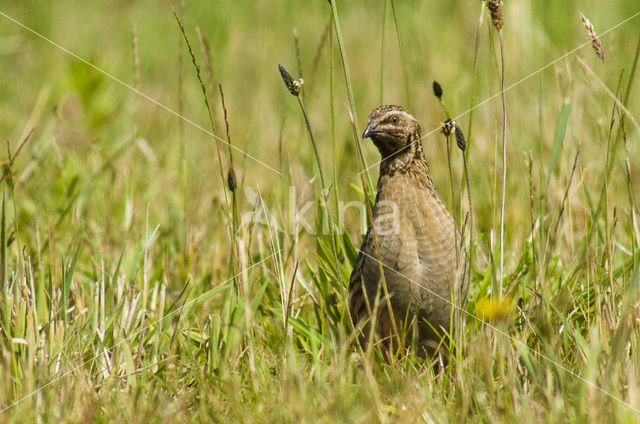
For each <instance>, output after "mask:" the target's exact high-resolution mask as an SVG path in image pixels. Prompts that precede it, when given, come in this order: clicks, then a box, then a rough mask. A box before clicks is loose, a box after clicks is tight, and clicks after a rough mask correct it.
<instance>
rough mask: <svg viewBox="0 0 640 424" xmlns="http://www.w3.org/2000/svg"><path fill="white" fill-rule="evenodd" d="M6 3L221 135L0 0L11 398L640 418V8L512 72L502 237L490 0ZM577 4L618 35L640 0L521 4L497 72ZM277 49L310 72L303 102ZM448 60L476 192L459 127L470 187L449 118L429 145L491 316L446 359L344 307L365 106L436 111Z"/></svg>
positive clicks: (514, 8)
mask: <svg viewBox="0 0 640 424" xmlns="http://www.w3.org/2000/svg"><path fill="white" fill-rule="evenodd" d="M176 3H177V2H176ZM172 6H173V7H174V8H175V11H176V14H177V16H178V17H179V19H180V22H181V23H182V25H183V26H184V33H183V32H182V31H181V28H180V27H179V25H178V24H177V23H176V20H175V18H174V16H173V12H172V10H171V7H172ZM71 10H72V11H73V13H71V12H70V11H71ZM0 12H2V13H5V14H7V15H8V16H11V17H12V18H14V19H16V20H18V21H20V22H22V23H24V24H25V25H27V26H29V27H31V28H33V29H34V30H35V31H37V32H40V33H42V34H43V35H45V36H47V37H49V38H51V39H52V40H53V41H55V42H56V43H59V44H60V45H61V46H64V47H65V48H67V49H68V50H70V51H71V52H73V53H76V54H78V55H79V56H80V57H82V58H85V59H86V60H88V61H90V62H91V63H93V64H95V65H96V66H98V67H100V68H102V69H104V70H105V71H106V72H108V73H110V74H112V75H114V76H116V77H117V78H119V79H121V80H122V81H124V82H126V83H127V84H131V86H132V87H135V88H136V89H139V90H140V91H141V92H143V93H145V94H146V95H148V96H149V97H151V98H153V99H155V100H157V101H159V102H160V103H162V104H164V105H165V106H166V107H168V108H170V109H172V110H175V111H180V112H181V113H182V114H184V115H185V116H186V117H187V118H188V119H189V120H192V121H193V122H195V123H197V124H198V125H201V126H202V128H206V129H207V131H211V132H212V133H214V134H215V135H216V136H217V137H218V138H219V139H218V138H214V137H212V136H211V135H210V134H207V133H206V132H204V131H202V130H201V129H198V128H196V127H194V126H192V125H190V124H189V123H188V122H185V121H181V120H180V119H179V118H177V117H176V116H175V115H172V114H170V113H169V112H167V111H166V110H164V109H162V108H160V107H159V106H157V105H155V104H154V103H152V102H149V101H148V100H147V99H145V98H143V97H140V96H138V95H136V94H135V93H133V92H132V91H131V90H129V89H127V88H126V87H124V86H122V85H121V84H119V83H117V82H115V81H114V80H112V79H110V78H109V77H108V76H106V75H105V74H102V73H99V72H97V71H96V70H95V69H92V68H90V67H88V66H87V65H86V64H84V63H82V62H79V61H78V60H77V59H75V58H73V57H71V56H70V55H68V54H66V53H64V52H62V51H61V50H59V49H57V48H56V47H55V46H53V45H51V44H49V43H47V42H46V41H44V40H42V39H40V38H38V37H36V36H35V35H33V34H32V33H29V32H28V31H26V30H25V29H23V28H21V27H19V26H17V25H15V24H14V23H11V22H10V21H9V20H7V19H6V18H4V17H2V16H0V20H3V22H4V25H2V26H1V27H0V57H1V58H2V59H3V60H1V61H0V72H1V73H2V75H3V78H2V80H1V81H0V131H1V134H3V136H4V140H6V143H4V144H3V146H2V149H1V151H2V152H3V153H2V154H1V155H0V163H2V166H3V178H2V192H3V197H2V206H1V211H0V212H1V219H0V259H1V263H0V271H1V275H0V280H1V281H0V284H1V295H0V302H1V306H0V330H1V333H2V334H1V335H0V371H1V372H0V375H1V376H2V377H0V409H2V412H0V422H28V421H36V420H37V421H42V422H51V421H63V422H67V421H73V422H76V421H81V420H82V421H88V420H92V421H103V422H105V421H109V422H111V421H115V422H131V421H135V422H137V421H145V422H146V421H157V422H161V421H162V422H164V421H169V420H180V421H205V420H206V421H212V420H213V421H219V422H246V421H249V422H252V421H260V422H263V421H278V422H281V421H285V422H292V421H302V422H336V421H338V422H371V421H380V422H405V421H408V422H413V421H427V422H446V421H466V420H468V421H496V422H512V421H514V420H521V421H526V422H531V421H535V422H567V421H571V422H583V421H587V420H588V421H595V422H614V421H616V422H635V421H637V420H638V419H639V415H640V413H639V412H638V409H640V384H639V383H638V381H640V360H639V359H640V358H639V357H638V354H637V352H638V350H639V349H640V328H639V327H638V324H637V322H638V321H637V320H638V307H639V305H640V303H639V302H640V299H639V293H640V244H639V240H640V222H639V219H640V209H639V199H638V197H639V196H640V188H639V187H640V185H639V182H638V181H639V180H640V161H639V160H638V158H640V150H639V147H638V142H639V141H640V139H639V135H638V130H637V128H636V124H635V122H636V121H637V119H638V115H640V113H639V112H640V103H639V101H640V100H639V96H638V87H639V84H640V83H639V82H638V81H637V76H636V66H637V62H638V52H639V51H640V50H639V49H638V47H637V46H640V39H639V38H638V28H639V25H640V16H639V17H637V18H636V19H634V20H632V21H630V22H628V23H626V24H624V25H622V26H620V27H619V28H617V29H615V30H613V31H611V32H610V33H608V34H606V35H604V36H602V37H601V41H602V47H603V49H604V50H605V52H606V61H605V63H604V64H603V63H602V61H601V60H600V59H599V58H598V57H597V56H596V55H595V53H594V52H593V51H592V50H591V46H590V45H588V44H587V45H586V46H585V47H584V48H582V49H580V50H579V51H577V52H576V53H575V54H572V55H569V56H568V57H567V58H566V59H564V60H561V61H559V62H557V63H555V64H554V65H553V66H551V67H549V68H547V69H545V70H543V71H542V72H540V73H538V74H536V75H535V76H533V77H532V78H531V79H529V80H526V81H524V82H522V83H521V84H519V85H517V86H515V87H514V88H512V89H509V91H507V92H506V95H505V102H506V108H507V110H508V121H507V138H506V140H507V142H508V148H507V153H506V160H507V161H508V168H507V172H508V174H507V178H506V182H505V208H504V221H503V224H504V244H503V245H502V243H501V242H500V237H499V228H500V226H501V220H500V202H501V190H502V188H501V168H502V157H501V155H500V154H499V152H500V151H501V142H502V104H501V100H500V99H497V98H496V99H494V100H493V101H491V102H488V103H485V104H481V103H482V101H483V100H484V99H486V98H488V97H490V96H494V95H495V94H497V93H499V92H500V85H501V62H502V61H501V55H500V48H501V47H500V40H499V39H498V37H497V33H496V32H495V29H494V28H493V27H492V24H491V19H490V17H489V16H488V12H487V7H485V5H483V4H481V3H480V2H471V3H468V4H465V5H464V7H463V6H462V5H458V4H452V3H451V2H395V1H389V0H378V1H376V2H354V1H351V2H347V1H333V2H331V5H329V4H328V3H327V2H311V3H309V4H305V5H304V7H302V6H300V5H299V4H298V3H297V2H292V1H288V0H280V1H276V2H248V1H245V2H236V3H235V4H234V6H225V7H224V8H223V6H222V5H218V4H215V3H213V4H212V3H211V2H204V1H192V2H185V4H184V5H183V6H181V4H174V2H169V1H164V2H158V3H153V4H149V3H146V2H133V3H131V4H127V5H126V6H125V5H124V4H119V3H117V2H116V3H113V4H110V5H106V6H104V7H102V9H101V10H100V13H96V11H95V10H94V8H93V6H91V5H90V4H84V3H78V2H73V3H72V2H70V1H67V0H63V1H59V2H55V5H46V6H43V5H41V4H40V2H35V1H33V0H25V1H21V2H15V3H12V4H10V5H5V6H1V7H0ZM580 12H582V13H584V14H585V16H586V17H587V18H589V19H590V20H591V22H592V23H593V24H594V26H595V29H596V31H598V32H599V33H603V32H604V31H605V30H606V29H608V28H610V27H612V26H613V25H615V24H617V23H618V22H620V21H622V20H623V19H626V18H628V17H629V16H631V15H633V14H634V13H636V12H638V10H637V5H636V2H635V1H633V0H623V1H618V2H614V3H612V4H608V3H603V2H595V1H587V2H578V1H567V2H535V1H524V2H507V4H506V5H505V27H504V29H503V30H502V34H501V36H502V38H503V41H504V65H505V85H506V86H507V87H509V85H510V84H512V83H513V82H515V81H518V80H520V79H521V78H523V77H525V76H527V75H529V74H530V73H532V72H534V71H536V70H537V69H539V68H540V67H542V66H544V65H546V64H547V63H549V62H551V61H552V60H555V59H556V58H558V57H560V56H562V55H563V54H564V53H566V52H567V51H570V50H572V49H574V48H575V47H576V46H578V45H580V44H582V43H586V42H587V41H588V40H587V39H586V37H585V32H584V28H583V27H582V23H581V21H580V14H579V13H580ZM481 13H483V14H484V15H483V16H482V17H481ZM478 18H481V19H478ZM328 23H330V24H331V26H330V27H329V28H330V32H329V33H328V34H327V32H326V30H327V28H328ZM134 28H135V30H134ZM196 28H198V31H197V30H196ZM294 28H297V35H296V36H295V39H294V38H293V37H292V33H293V29H294ZM132 40H133V42H132ZM185 40H188V41H189V43H190V46H189V47H187V43H186V42H185ZM476 40H477V41H476ZM206 52H208V56H206V55H205V54H206ZM278 63H283V64H284V65H285V66H287V67H288V69H290V70H292V69H297V72H296V73H295V74H297V73H300V74H302V75H304V78H305V81H304V86H303V93H304V108H305V109H304V110H305V114H306V115H307V118H308V121H307V120H306V119H305V116H303V115H302V114H301V112H300V106H299V105H296V103H297V102H296V101H295V99H292V98H291V96H290V94H289V93H288V92H287V90H286V89H285V88H284V87H283V85H282V81H281V79H280V75H279V73H278V69H277V65H278ZM194 65H195V66H197V67H198V69H199V70H198V72H196V70H195V69H196V68H194ZM382 76H383V78H381V77H382ZM294 77H295V75H294ZM433 80H438V81H439V82H440V83H441V84H442V86H443V88H444V100H445V101H446V105H447V109H448V111H449V112H451V115H452V116H454V117H455V116H458V115H460V114H462V113H464V112H465V111H466V110H467V109H468V108H469V105H471V106H473V105H478V104H481V106H480V107H478V108H477V109H475V110H474V111H473V121H472V122H471V114H467V115H463V116H461V117H459V118H457V119H456V122H457V124H458V125H459V126H460V127H461V128H463V129H465V130H466V133H467V136H468V137H467V140H468V147H467V150H466V152H465V154H466V155H467V165H468V178H469V187H470V192H469V193H465V192H464V190H466V183H465V184H458V183H457V182H459V181H466V180H465V175H464V166H463V159H462V156H461V152H460V151H459V150H457V149H456V148H455V147H453V148H452V149H451V173H452V175H453V180H454V181H455V183H454V184H453V188H454V190H453V194H452V190H451V189H450V187H451V183H450V176H449V172H450V170H449V167H448V166H447V159H446V158H447V153H448V152H447V150H446V149H447V145H446V143H445V140H444V139H443V137H442V136H440V135H438V134H437V133H434V134H433V135H429V136H427V137H425V139H424V140H423V142H424V147H425V153H426V156H427V160H428V162H429V165H430V170H431V172H432V176H433V180H434V182H435V185H436V187H437V188H438V191H439V193H440V195H441V197H442V198H443V200H444V201H445V203H446V204H447V205H448V207H449V209H450V210H452V209H453V205H454V204H455V205H456V209H457V210H458V211H459V213H458V217H459V218H458V221H459V226H460V227H462V225H463V221H464V217H465V214H466V213H467V212H468V211H469V200H470V199H472V200H473V211H472V212H473V216H472V217H471V218H470V219H469V220H468V221H467V225H470V224H469V223H470V222H471V223H472V227H473V228H471V229H469V230H471V231H469V230H465V234H472V237H473V239H472V240H471V244H470V246H471V248H470V249H469V251H470V252H471V255H472V257H471V258H469V259H470V261H469V262H470V263H471V265H472V269H471V289H470V294H469V305H468V308H467V311H468V313H469V315H467V317H466V324H465V326H464V327H463V329H462V330H461V331H460V332H459V333H457V334H454V337H453V339H452V340H453V342H452V343H451V345H452V346H453V345H455V346H456V351H455V352H456V353H455V357H454V360H452V363H451V364H450V365H449V367H448V368H447V369H446V370H445V371H444V372H443V373H442V374H440V375H438V376H434V375H433V371H432V367H431V365H430V364H429V363H428V361H423V360H422V359H420V358H418V357H416V356H415V355H413V354H412V353H407V354H403V355H399V356H398V357H396V358H394V359H392V360H386V359H384V358H383V355H382V353H381V352H379V351H378V350H376V349H373V350H371V351H370V352H369V351H367V352H362V351H361V350H360V349H359V348H358V347H357V346H356V345H355V343H354V336H353V334H352V331H353V330H352V327H351V324H350V321H349V317H348V313H347V311H346V308H345V299H346V290H347V283H348V278H349V274H350V272H351V269H352V265H353V262H354V261H355V256H356V254H357V247H358V246H359V243H360V242H361V237H362V233H363V232H364V231H365V229H364V228H362V225H361V221H362V218H361V216H360V215H359V212H360V211H364V213H365V219H366V213H367V210H366V208H364V209H359V210H358V209H356V208H355V207H348V208H346V211H345V206H347V205H348V204H349V203H348V202H352V201H360V202H361V201H362V200H363V199H364V198H365V193H367V194H368V197H371V196H372V195H373V192H372V191H371V190H369V185H370V184H371V183H370V181H369V179H370V180H371V181H372V182H373V181H375V176H376V175H377V168H376V167H373V168H372V169H370V170H369V171H368V173H367V175H365V174H359V173H360V172H361V171H362V169H364V168H365V167H367V166H371V165H372V164H374V163H376V162H377V160H378V159H379V158H378V154H377V152H376V151H375V149H374V148H373V146H372V145H371V144H370V143H369V142H368V141H366V140H365V141H364V142H361V141H360V140H357V138H358V136H359V130H358V129H361V128H363V127H364V125H365V123H366V122H365V120H364V117H365V115H366V113H367V112H368V110H369V109H371V108H372V107H375V106H378V102H379V101H380V99H381V98H384V100H385V102H388V103H399V104H406V102H407V101H408V100H409V99H410V100H411V109H412V110H411V111H412V112H413V113H414V114H415V116H416V117H417V118H418V120H419V121H420V122H421V125H422V128H423V134H427V133H429V132H431V131H432V130H437V128H438V127H439V125H440V122H442V121H444V119H445V116H444V113H443V111H442V108H441V107H440V104H439V102H438V101H437V99H436V98H435V97H434V96H433V95H432V88H431V87H432V82H433ZM218 81H220V82H221V83H222V85H221V86H224V104H223V103H222V102H221V95H222V91H221V90H220V91H218V90H217V87H216V85H217V84H216V83H217V82H218ZM221 86H219V87H221ZM350 117H353V118H354V122H353V123H352V122H351V120H350ZM307 122H308V123H309V127H307ZM209 128H211V130H209ZM310 134H313V138H314V140H313V141H314V143H313V144H312V143H311V142H309V140H307V138H308V137H310ZM470 134H472V136H471V135H470ZM220 140H224V141H225V142H231V140H233V147H234V148H237V149H240V150H241V151H242V152H246V153H247V155H245V154H243V153H241V152H240V151H238V150H235V151H234V152H233V159H232V160H233V163H231V155H225V154H224V152H225V149H227V150H229V149H230V148H229V146H228V145H226V144H223V143H222V142H221V141H220ZM354 141H355V143H354ZM214 143H219V144H218V145H217V147H216V145H215V144H214ZM315 150H317V153H316V151H315ZM360 151H361V153H362V156H363V159H364V160H363V161H362V164H361V162H360V160H359V154H360ZM249 155H251V156H252V157H255V158H257V159H259V160H261V161H264V162H265V163H266V164H268V165H269V166H270V167H271V168H273V169H269V168H267V167H265V166H263V165H261V164H260V163H258V162H257V161H255V160H254V159H252V157H251V156H249ZM363 164H366V165H363ZM319 166H322V167H323V168H322V170H323V171H324V172H323V175H324V177H325V181H324V185H326V187H327V189H328V191H329V193H328V194H327V197H326V198H325V197H324V193H322V187H321V184H320V181H319V178H318V177H317V174H318V167H319ZM230 169H233V173H234V175H235V181H236V184H237V188H236V190H235V192H234V193H231V192H230V191H229V189H228V184H227V180H228V178H229V177H228V175H229V174H228V173H229V170H230ZM278 172H279V173H280V174H279V173H278ZM368 174H370V178H369V175H368ZM463 188H464V189H463ZM468 194H469V195H470V197H469V196H468ZM329 229H331V231H329ZM501 248H502V249H504V255H503V258H501V255H500V253H499V252H500V250H499V249H501ZM336 256H337V261H336ZM501 259H503V260H504V265H503V267H504V274H503V275H502V273H501V272H500V271H499V270H500V261H501ZM234 271H235V272H234ZM501 275H502V277H503V278H501V279H500V278H499V277H500V276H501ZM500 287H502V290H500ZM474 316H475V317H477V318H481V319H482V321H481V320H479V319H476V318H474Z"/></svg>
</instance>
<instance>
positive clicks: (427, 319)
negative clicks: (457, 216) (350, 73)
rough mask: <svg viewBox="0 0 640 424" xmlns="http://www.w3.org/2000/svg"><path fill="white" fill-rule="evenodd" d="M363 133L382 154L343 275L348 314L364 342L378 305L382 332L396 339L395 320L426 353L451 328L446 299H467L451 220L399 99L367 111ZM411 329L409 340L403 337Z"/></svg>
mask: <svg viewBox="0 0 640 424" xmlns="http://www.w3.org/2000/svg"><path fill="white" fill-rule="evenodd" d="M367 137H370V138H371V140H372V141H373V143H374V144H375V146H376V147H377V148H378V150H379V151H380V154H381V155H382V162H381V163H380V176H379V179H378V191H377V194H376V201H375V206H374V209H373V223H372V225H371V226H370V227H369V229H368V231H367V234H366V235H365V237H364V241H363V243H362V246H361V248H360V253H359V255H358V258H357V260H356V263H355V266H354V269H353V272H352V274H351V278H350V281H349V307H350V314H351V318H352V320H353V322H354V326H355V327H356V329H357V331H360V340H361V342H363V343H364V342H365V341H366V340H367V338H368V337H369V335H370V326H369V323H370V322H371V319H372V318H373V317H372V316H371V315H372V311H373V310H376V307H375V305H378V307H377V315H376V316H375V318H376V323H377V324H376V328H375V334H377V336H378V338H379V339H380V340H383V341H384V342H385V344H387V345H388V346H389V347H393V346H395V347H398V343H397V342H396V340H397V339H396V334H394V332H395V331H396V330H394V328H395V329H397V331H398V332H399V334H397V335H398V336H399V339H400V340H404V342H403V345H408V344H410V342H412V341H414V342H415V346H416V347H417V348H418V349H419V350H421V351H423V353H426V354H429V355H431V354H433V353H435V352H436V349H437V346H438V345H439V343H440V340H441V337H442V336H443V334H445V333H448V332H449V330H450V320H451V302H452V301H453V302H454V304H456V305H459V306H461V307H464V304H465V302H464V300H463V299H465V298H466V283H465V282H464V280H463V279H462V278H460V279H457V278H456V273H457V272H456V271H457V269H458V268H459V267H458V266H457V264H456V251H455V249H456V246H455V232H456V226H455V223H454V220H453V218H452V217H451V215H450V214H449V212H448V211H447V209H446V207H445V205H444V204H443V203H442V201H441V200H440V197H439V196H438V193H437V192H436V189H435V187H434V185H433V182H432V180H431V177H430V175H429V170H428V168H427V163H426V160H425V157H424V153H423V150H422V145H421V144H420V125H419V124H418V122H417V121H416V120H415V118H414V117H413V116H411V115H410V114H409V113H408V112H407V111H406V110H404V109H403V108H402V107H400V106H394V105H386V106H380V107H378V108H376V109H373V110H372V111H371V113H370V114H369V123H368V125H367V128H366V130H365V132H364V134H363V138H367ZM379 262H380V263H382V265H383V274H382V276H383V277H384V279H383V278H381V273H380V269H381V267H380V264H379ZM383 282H384V283H385V284H386V288H387V289H388V293H389V302H388V303H387V302H386V300H385V299H383V295H384V293H385V290H383V287H382V283H383ZM380 300H382V302H380ZM389 304H390V306H389ZM389 311H393V312H392V313H390V312H389ZM403 323H406V324H407V325H403ZM412 334H413V335H416V336H417V337H416V338H415V339H414V340H411V339H409V338H408V337H407V336H408V335H412Z"/></svg>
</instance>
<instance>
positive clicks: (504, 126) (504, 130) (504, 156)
mask: <svg viewBox="0 0 640 424" xmlns="http://www.w3.org/2000/svg"><path fill="white" fill-rule="evenodd" d="M498 37H499V39H500V89H501V93H500V98H501V101H502V187H501V191H500V277H499V287H500V289H499V296H502V280H503V279H504V204H505V196H506V191H507V104H506V99H505V93H504V73H505V70H504V40H503V37H502V30H498Z"/></svg>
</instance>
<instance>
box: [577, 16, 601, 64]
mask: <svg viewBox="0 0 640 424" xmlns="http://www.w3.org/2000/svg"><path fill="white" fill-rule="evenodd" d="M580 19H581V20H582V25H584V27H585V29H586V30H587V37H588V38H589V41H591V47H593V50H594V51H595V52H596V54H597V55H598V57H599V58H600V60H602V63H604V50H603V49H602V43H601V42H600V38H598V36H597V35H596V29H595V28H594V27H593V24H592V23H591V21H590V20H589V19H587V18H586V17H585V16H584V15H583V14H582V13H581V14H580Z"/></svg>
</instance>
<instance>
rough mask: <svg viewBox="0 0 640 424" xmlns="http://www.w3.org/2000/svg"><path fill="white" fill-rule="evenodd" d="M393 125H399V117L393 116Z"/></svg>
mask: <svg viewBox="0 0 640 424" xmlns="http://www.w3.org/2000/svg"><path fill="white" fill-rule="evenodd" d="M391 123H393V124H397V123H398V117H397V116H392V117H391Z"/></svg>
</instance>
